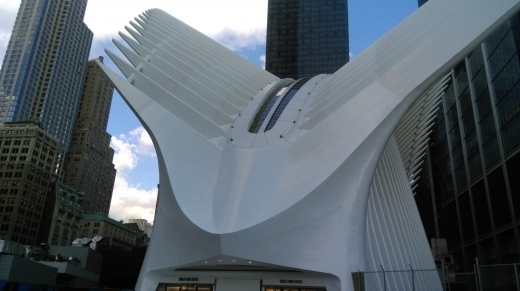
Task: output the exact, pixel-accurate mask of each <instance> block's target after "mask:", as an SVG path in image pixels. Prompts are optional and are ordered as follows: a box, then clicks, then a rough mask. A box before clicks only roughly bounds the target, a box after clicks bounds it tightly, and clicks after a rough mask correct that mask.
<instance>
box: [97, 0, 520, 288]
mask: <svg viewBox="0 0 520 291" xmlns="http://www.w3.org/2000/svg"><path fill="white" fill-rule="evenodd" d="M519 8H520V0H500V1H496V0H432V1H429V2H428V3H426V4H425V5H424V6H423V7H422V8H421V9H419V10H417V11H416V12H415V13H413V14H412V15H411V16H410V17H408V18H407V19H406V20H404V21H403V22H402V23H400V24H399V25H398V26H397V27H395V28H394V29H393V30H391V31H390V32H389V33H387V34H386V35H385V36H383V37H382V38H381V39H380V40H379V41H377V42H376V43H374V44H373V45H372V46H371V47H369V48H368V49H367V50H365V51H364V52H363V53H361V54H360V55H359V56H357V57H356V58H355V59H354V60H352V61H351V62H350V63H348V64H347V65H345V66H344V67H343V68H341V69H340V70H338V71H337V72H336V73H334V74H332V75H318V76H316V77H314V78H311V79H302V80H292V79H282V80H280V79H279V78H277V77H276V76H274V75H272V74H270V73H268V72H266V71H265V70H262V69H260V68H258V67H256V66H255V65H253V64H251V63H249V62H248V61H247V60H245V59H243V58H242V57H240V56H238V55H236V54H234V53H233V52H232V51H230V50H228V49H226V48H225V47H223V46H222V45H220V44H218V43H216V42H215V41H213V40H211V39H210V38H208V37H206V36H204V35H203V34H201V33H199V32H197V31H196V30H194V29H193V28H191V27H189V26H188V25H186V24H184V23H182V22H181V21H179V20H177V19H176V18H174V17H172V16H170V15H168V14H166V13H165V12H163V11H161V10H157V9H152V10H148V11H146V12H144V13H143V14H142V15H139V17H138V18H136V19H135V22H131V25H132V27H133V28H130V27H126V30H127V31H128V32H129V33H130V35H131V36H128V35H126V34H122V33H121V34H120V35H121V37H122V38H123V39H124V40H125V41H126V42H127V43H128V46H126V45H122V44H121V43H119V42H117V41H115V43H116V45H117V47H118V48H119V49H120V50H121V51H122V53H123V54H124V56H125V57H126V58H127V59H128V60H129V61H130V62H127V61H126V60H123V59H122V58H120V57H119V56H118V55H116V54H114V53H112V52H110V51H107V53H108V54H109V56H110V57H111V58H112V60H113V61H114V62H115V64H116V65H117V66H118V67H119V69H120V70H121V71H122V72H123V74H124V75H125V76H126V77H127V80H125V79H123V78H121V77H120V76H119V75H118V74H116V73H114V72H113V71H112V70H110V69H109V68H107V67H106V66H105V65H104V64H102V63H99V66H100V67H101V68H103V70H104V72H105V73H106V75H107V76H108V77H109V78H110V79H111V80H112V81H113V82H114V84H115V86H116V88H117V90H118V91H119V92H120V94H121V95H122V96H123V97H124V99H125V100H126V102H127V103H128V104H129V106H130V107H131V108H132V110H133V111H134V113H135V114H136V115H137V116H138V118H139V119H140V121H141V122H142V124H143V125H144V127H145V128H146V130H147V131H148V133H149V134H150V136H151V137H152V140H153V142H154V145H155V148H156V150H157V155H158V159H159V170H160V190H159V196H158V202H157V211H156V216H155V225H154V231H153V235H152V238H151V242H150V245H149V248H148V252H147V254H146V258H145V261H144V264H143V267H142V269H141V274H140V276H139V279H138V283H137V286H136V289H137V290H179V289H178V288H169V289H166V286H169V284H172V285H175V286H180V285H197V286H198V287H197V288H198V289H197V290H209V289H214V290H217V291H228V290H261V288H264V289H265V290H276V288H278V290H281V289H279V288H281V287H282V286H285V287H291V288H292V289H291V290H298V289H300V290H323V289H326V290H342V291H347V290H359V289H358V287H360V285H358V286H354V281H355V278H354V277H355V276H354V277H353V273H355V272H358V271H378V270H381V269H385V270H387V271H389V270H392V271H395V270H410V268H413V269H414V270H424V269H434V268H435V265H434V262H433V259H432V255H431V252H430V249H429V246H428V243H427V240H426V236H425V234H424V230H423V227H422V224H421V220H420V217H419V214H418V212H417V208H416V206H415V203H414V199H413V187H414V184H415V181H417V179H418V178H419V176H420V173H419V172H420V168H421V164H422V156H423V153H424V150H425V146H426V144H427V143H428V141H427V136H428V134H429V129H430V128H431V126H432V124H433V120H434V117H435V108H436V107H437V104H438V102H439V100H440V98H441V95H442V94H443V93H442V92H443V90H444V88H445V85H446V83H447V82H449V81H450V80H449V79H447V77H443V76H447V74H448V73H449V70H450V68H452V67H454V65H456V64H457V63H458V62H459V61H460V60H462V59H463V57H464V56H465V55H467V54H468V53H469V52H471V50H473V48H474V47H476V46H477V45H478V44H479V43H481V42H482V41H483V40H484V39H485V37H486V36H487V35H489V34H490V32H491V31H493V30H494V29H495V28H496V27H498V25H499V24H500V23H501V22H503V21H505V20H506V19H507V18H508V17H510V16H512V15H513V14H514V13H516V12H517V11H518V10H519ZM448 75H449V74H448ZM439 80H440V81H439ZM395 274H397V273H395ZM403 274H404V273H403ZM421 274H423V275H416V276H415V277H414V278H413V280H411V279H410V275H409V274H404V275H392V276H391V277H388V278H386V279H385V280H383V279H380V278H376V279H374V280H365V282H364V287H365V288H366V290H412V289H413V288H414V289H413V290H442V288H441V284H440V280H439V277H438V276H437V275H436V273H435V272H424V273H421ZM353 278H354V279H353ZM358 283H359V282H358ZM412 284H413V285H412ZM190 290H191V289H190ZM193 290H195V289H193Z"/></svg>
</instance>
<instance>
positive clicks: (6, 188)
mask: <svg viewBox="0 0 520 291" xmlns="http://www.w3.org/2000/svg"><path fill="white" fill-rule="evenodd" d="M58 146H59V142H58V140H56V139H55V138H53V137H52V136H51V135H49V134H47V133H46V132H45V131H44V130H43V129H42V128H41V127H40V126H39V125H38V124H37V123H34V122H15V123H5V124H4V125H3V126H0V239H6V240H10V241H14V242H19V243H22V244H28V245H34V244H37V243H39V242H38V241H36V237H37V235H38V230H39V228H40V224H41V221H42V215H43V210H44V206H45V202H46V199H47V193H48V189H49V188H50V183H51V181H53V180H55V179H56V177H57V175H56V171H57V169H56V160H57V157H58V154H59V150H58Z"/></svg>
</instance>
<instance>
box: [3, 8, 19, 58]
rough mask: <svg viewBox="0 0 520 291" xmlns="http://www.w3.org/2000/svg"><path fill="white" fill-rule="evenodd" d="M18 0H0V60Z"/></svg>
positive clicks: (7, 41) (5, 48) (5, 46)
mask: <svg viewBox="0 0 520 291" xmlns="http://www.w3.org/2000/svg"><path fill="white" fill-rule="evenodd" d="M20 2H21V1H20V0H18V1H16V0H13V1H0V62H2V61H3V59H4V54H5V51H6V50H7V44H8V43H9V37H10V36H11V31H12V29H13V25H14V21H15V19H16V12H17V11H18V8H19V7H20Z"/></svg>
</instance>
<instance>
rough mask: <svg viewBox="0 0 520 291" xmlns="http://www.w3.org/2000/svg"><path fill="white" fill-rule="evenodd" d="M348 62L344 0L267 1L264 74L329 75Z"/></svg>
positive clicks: (346, 17)
mask: <svg viewBox="0 0 520 291" xmlns="http://www.w3.org/2000/svg"><path fill="white" fill-rule="evenodd" d="M348 61H349V44H348V9H347V0H269V4H268V12H267V46H266V63H265V69H266V70H267V71H269V72H271V73H273V74H274V75H276V76H278V77H280V78H294V79H298V78H304V77H314V76H316V75H318V74H323V73H327V74H332V73H334V72H335V71H337V70H338V69H339V68H341V67H342V66H344V65H345V64H346V63H347V62H348Z"/></svg>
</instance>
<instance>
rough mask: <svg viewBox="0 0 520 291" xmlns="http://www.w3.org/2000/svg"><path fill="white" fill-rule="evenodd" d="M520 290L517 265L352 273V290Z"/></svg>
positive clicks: (476, 265)
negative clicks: (468, 270) (456, 271)
mask: <svg viewBox="0 0 520 291" xmlns="http://www.w3.org/2000/svg"><path fill="white" fill-rule="evenodd" d="M439 279H440V283H441V287H442V289H443V290H444V291H520V264H500V265H479V264H478V263H476V264H475V265H474V266H473V271H472V272H466V273H455V272H453V271H452V270H451V269H448V268H441V269H431V270H414V269H412V268H411V267H410V269H409V270H398V271H390V270H381V271H372V272H355V273H352V280H353V284H354V290H355V291H394V290H395V291H408V290H409V291H419V290H421V291H422V290H439V289H438V288H439V286H438V285H439V283H438V282H439Z"/></svg>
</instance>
